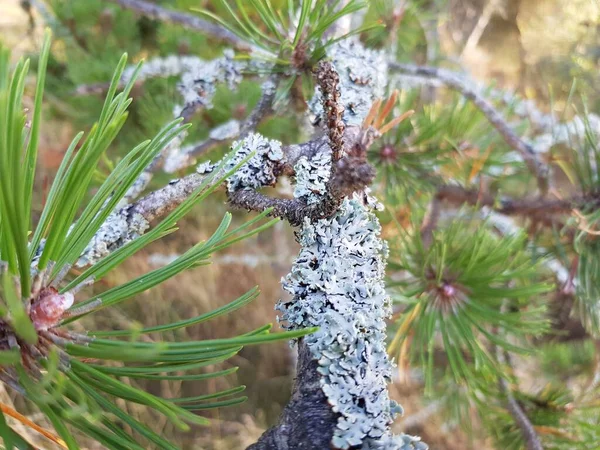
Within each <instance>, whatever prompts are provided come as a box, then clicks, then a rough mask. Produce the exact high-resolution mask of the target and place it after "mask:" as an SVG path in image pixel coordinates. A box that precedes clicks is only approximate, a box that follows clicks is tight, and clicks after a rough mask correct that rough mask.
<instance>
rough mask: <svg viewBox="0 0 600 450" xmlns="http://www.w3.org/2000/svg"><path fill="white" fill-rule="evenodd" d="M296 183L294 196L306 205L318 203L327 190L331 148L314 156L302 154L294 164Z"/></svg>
mask: <svg viewBox="0 0 600 450" xmlns="http://www.w3.org/2000/svg"><path fill="white" fill-rule="evenodd" d="M294 172H295V173H296V185H295V187H294V197H296V198H299V199H302V200H304V201H305V202H306V203H307V204H308V205H312V204H315V203H318V202H319V201H321V200H322V198H323V196H324V195H325V194H326V192H327V182H328V181H329V177H330V176H331V149H329V151H322V152H319V153H317V154H316V155H315V156H314V158H312V159H310V160H309V159H308V158H307V157H306V156H302V157H301V158H300V159H299V160H298V162H297V163H296V165H295V166H294Z"/></svg>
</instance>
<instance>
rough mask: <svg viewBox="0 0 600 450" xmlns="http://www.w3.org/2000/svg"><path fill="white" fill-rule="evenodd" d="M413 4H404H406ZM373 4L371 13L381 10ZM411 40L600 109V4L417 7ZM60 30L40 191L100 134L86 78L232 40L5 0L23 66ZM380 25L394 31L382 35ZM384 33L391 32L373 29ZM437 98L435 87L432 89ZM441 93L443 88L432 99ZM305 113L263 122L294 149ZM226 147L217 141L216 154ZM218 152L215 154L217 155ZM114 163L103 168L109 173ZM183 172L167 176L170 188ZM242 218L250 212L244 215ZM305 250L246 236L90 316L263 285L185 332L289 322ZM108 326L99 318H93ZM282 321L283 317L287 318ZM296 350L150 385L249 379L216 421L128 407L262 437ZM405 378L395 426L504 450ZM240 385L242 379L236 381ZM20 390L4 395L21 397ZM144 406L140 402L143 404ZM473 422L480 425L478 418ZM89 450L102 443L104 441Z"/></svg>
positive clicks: (217, 117) (485, 72)
mask: <svg viewBox="0 0 600 450" xmlns="http://www.w3.org/2000/svg"><path fill="white" fill-rule="evenodd" d="M395 1H396V2H398V3H403V0H395ZM157 3H160V4H161V5H162V6H165V7H169V8H173V9H180V10H188V9H189V8H190V7H198V6H203V7H205V8H207V9H211V8H212V7H213V5H212V3H213V2H211V1H206V0H165V1H157ZM378 3H385V2H373V5H372V7H371V8H370V9H369V12H368V14H373V15H376V14H377V12H378V10H377V8H378V7H379V6H378ZM404 3H405V8H404V9H403V11H404V12H403V14H404V16H403V17H402V21H401V24H400V30H401V31H400V33H399V41H398V43H397V48H398V58H399V59H400V60H402V61H412V62H415V63H420V64H424V63H429V64H434V63H435V62H436V61H437V60H439V59H440V58H442V57H443V58H444V59H445V60H449V61H452V63H453V64H454V68H455V69H457V70H460V71H463V72H466V73H469V74H471V76H472V77H473V78H475V79H477V80H480V81H482V82H484V83H486V84H490V85H493V86H495V87H497V88H502V89H505V90H508V91H511V92H512V91H514V92H516V93H518V94H519V95H521V96H522V97H524V98H526V99H532V100H534V101H535V103H536V105H537V107H538V108H539V109H540V110H541V111H544V112H550V111H551V110H554V111H562V110H563V109H564V105H565V103H566V101H567V98H568V96H569V92H570V90H571V86H572V81H573V79H574V78H577V80H578V88H579V92H581V93H582V94H583V95H585V96H586V98H587V103H588V106H589V108H590V111H592V112H596V111H598V109H599V108H598V106H600V95H599V92H598V87H599V86H600V76H599V73H600V72H599V70H598V69H599V68H600V67H599V63H600V33H599V32H598V31H599V27H600V6H599V3H598V2H597V1H596V0H449V1H438V0H431V1H406V2H404ZM46 25H51V26H52V28H53V29H54V30H55V39H54V42H53V49H52V55H51V60H50V64H49V75H48V82H47V95H46V102H47V105H46V110H45V127H44V128H43V130H42V132H43V134H42V138H41V141H42V144H41V148H40V158H41V165H42V166H43V168H44V172H45V173H44V177H45V178H46V182H44V181H43V178H44V177H40V178H39V179H40V180H42V181H41V182H40V185H39V186H38V188H39V189H46V188H47V180H48V179H51V177H52V176H53V173H54V171H55V170H56V168H57V167H58V164H59V163H60V161H61V158H62V156H63V152H64V151H65V149H66V148H67V146H68V143H69V142H70V140H71V138H72V136H73V135H74V134H75V133H76V132H77V131H79V130H80V129H83V130H86V129H89V127H90V126H91V124H92V123H93V120H94V119H95V118H96V117H97V115H98V112H99V110H100V107H101V96H100V95H97V94H91V95H78V94H77V93H76V92H75V90H76V88H77V87H78V86H81V85H91V84H95V83H104V82H106V81H108V80H109V79H110V75H111V73H112V71H113V69H114V67H115V65H116V63H117V61H118V60H119V57H120V56H121V54H122V53H123V52H128V53H129V55H130V60H132V61H134V62H135V61H138V60H140V59H142V58H151V57H153V56H159V55H160V56H166V55H170V54H178V55H186V54H190V55H198V56H200V57H202V58H206V59H211V58H213V57H215V56H218V55H220V54H221V51H222V47H221V46H220V45H219V44H218V43H215V42H213V41H210V40H208V39H207V38H206V37H205V36H202V35H201V34H199V33H196V32H192V31H189V30H185V29H183V28H181V27H178V26H176V25H171V24H163V23H160V22H157V21H154V20H150V19H147V18H144V17H139V16H136V15H134V14H133V13H131V12H129V11H123V10H120V9H119V8H118V7H115V6H114V5H113V4H109V3H108V2H103V1H99V0H47V1H45V2H44V1H41V0H40V1H21V0H0V41H1V43H2V44H3V45H6V46H8V47H9V48H10V49H11V50H12V57H13V58H14V59H15V60H16V59H17V58H19V57H20V56H23V55H35V53H36V51H37V49H38V45H39V44H40V42H41V39H40V35H41V32H42V30H43V28H44V26H46ZM380 33H385V31H382V32H380ZM363 38H364V39H365V40H373V41H376V40H377V39H380V38H381V36H380V35H379V36H364V37H363ZM176 81H177V80H176V78H174V79H156V80H149V81H148V82H146V83H145V84H144V85H143V86H141V85H140V86H138V87H137V88H136V90H135V91H134V94H133V95H134V98H135V101H134V104H133V106H132V108H131V111H132V112H131V115H130V118H129V120H128V123H127V125H126V128H125V130H124V131H123V132H122V133H121V137H120V138H119V141H118V144H117V145H116V146H115V148H114V149H112V150H111V155H112V156H114V158H118V157H119V155H122V154H123V152H125V151H126V150H127V149H128V148H132V147H133V145H134V144H135V143H137V142H139V141H141V140H142V139H144V138H146V137H148V136H150V135H151V134H153V133H155V132H156V130H157V129H158V128H160V127H161V126H162V125H163V124H164V123H166V122H167V120H169V119H170V118H171V116H172V110H173V106H174V105H175V104H176V103H177V101H178V98H177V92H176V90H175V83H176ZM422 94H423V95H428V93H427V92H424V93H422ZM431 95H433V94H431ZM259 96H260V85H259V83H257V82H254V81H245V82H244V83H243V85H242V86H241V88H240V89H238V90H236V91H235V92H231V91H229V90H228V89H227V88H226V87H224V86H222V87H219V90H218V93H217V96H216V97H215V100H214V102H213V103H214V107H213V108H212V109H209V110H205V111H203V112H202V113H200V115H199V117H198V118H197V119H198V120H193V121H192V123H194V127H193V130H192V138H196V139H202V138H204V137H206V136H207V134H208V131H209V130H210V129H211V128H212V127H214V126H215V125H218V124H220V123H224V122H225V121H227V120H228V119H230V118H242V117H245V114H246V113H247V112H248V111H250V110H251V109H252V107H253V105H254V104H255V102H256V101H257V100H258V98H259ZM295 114H299V113H298V112H296V111H294V110H293V108H291V110H286V111H282V112H281V114H280V116H279V117H277V118H274V119H270V120H268V121H266V123H264V124H262V125H261V127H260V131H261V132H262V133H264V134H265V135H267V136H269V137H272V138H276V139H280V140H282V141H283V142H285V143H288V142H295V141H296V140H297V138H298V132H297V131H296V130H295V128H294V125H293V124H294V123H295V122H294V120H295V119H296V116H295ZM222 151H224V149H223V148H220V149H219V148H217V149H215V150H214V152H215V153H219V152H222ZM211 156H212V155H211ZM110 168H111V163H110V161H107V162H106V164H104V165H103V166H102V167H99V168H98V179H99V180H100V179H102V177H105V176H106V175H107V174H108V173H109V171H110ZM169 177H170V175H164V174H163V175H160V176H157V177H156V178H155V180H154V182H153V183H154V186H161V185H163V184H164V183H165V182H166V181H168V179H169ZM226 210H227V205H226V204H225V197H224V196H223V195H222V194H218V195H215V196H213V197H212V199H210V200H209V201H207V202H205V203H204V204H203V205H202V207H200V208H196V209H195V210H194V212H193V213H192V214H191V215H190V216H188V217H187V218H186V219H185V220H184V221H183V222H182V223H181V224H180V229H181V231H180V232H178V233H176V234H174V235H171V236H169V237H167V238H166V239H163V240H162V241H160V242H157V243H155V244H153V245H152V246H150V248H149V249H147V250H145V251H143V252H140V253H138V254H136V255H135V256H134V257H133V258H131V259H130V260H129V261H128V262H127V263H125V264H124V265H123V266H122V268H121V269H120V270H119V271H118V272H117V273H114V274H112V276H110V277H108V278H107V279H106V281H105V282H106V283H108V284H111V283H119V282H122V281H123V280H126V279H131V278H132V277H133V276H136V275H139V274H142V273H144V272H147V271H149V270H152V269H153V268H155V267H157V265H160V264H165V261H168V260H169V258H170V257H172V256H173V255H177V254H179V253H181V252H183V251H185V250H186V249H188V248H189V247H190V246H191V245H193V244H194V243H196V242H198V241H199V240H202V239H205V238H206V237H207V236H209V235H210V233H211V232H212V231H213V230H214V228H215V227H216V225H217V224H218V222H219V220H220V218H221V217H222V214H223V213H224V212H225V211H226ZM235 214H236V216H237V220H240V221H241V220H242V219H243V218H244V217H246V215H245V214H242V213H239V212H236V213H235ZM297 250H298V245H297V244H296V242H295V241H294V235H293V231H292V230H291V229H290V228H289V227H288V226H287V225H286V224H284V223H279V224H277V225H276V226H275V227H273V228H271V229H269V230H267V231H266V232H264V233H262V234H260V235H259V236H257V237H256V238H253V239H250V240H246V241H243V242H241V243H239V244H237V245H235V246H234V247H233V248H230V249H228V250H227V251H225V252H223V253H221V254H220V255H219V256H218V257H217V258H216V259H215V260H214V263H213V264H212V265H210V266H208V267H201V268H198V269H194V270H190V271H187V272H184V273H183V274H181V275H179V276H178V277H176V278H175V279H173V280H169V281H167V282H166V283H164V284H162V285H161V286H159V287H157V288H155V289H153V290H151V291H149V292H146V293H144V294H143V295H140V296H139V297H138V298H137V299H136V300H134V301H131V302H128V303H127V304H126V306H125V307H123V308H122V309H120V310H116V309H109V310H108V311H107V312H106V313H101V314H95V315H93V319H92V318H90V319H87V320H88V323H87V324H86V326H88V327H90V328H92V329H95V328H110V327H111V326H114V325H118V326H119V327H130V326H135V324H137V323H142V324H144V325H145V326H152V325H155V324H159V323H164V322H165V320H167V319H168V320H171V321H172V320H178V319H180V318H185V317H190V316H193V315H197V314H200V313H202V312H203V311H208V310H210V309H213V308H215V307H218V306H221V305H223V304H225V303H227V302H228V301H231V300H232V299H234V298H236V297H238V296H239V295H241V294H242V293H244V292H245V291H247V290H248V289H250V288H251V287H253V286H255V285H258V286H259V287H260V289H261V292H262V293H261V296H260V297H259V299H258V300H257V301H255V302H253V303H252V304H251V305H249V306H247V307H246V308H244V309H242V310H241V311H238V312H236V313H234V314H232V315H228V316H226V317H225V318H220V319H219V320H214V321H211V322H209V323H208V324H202V325H198V326H195V327H192V328H189V329H185V330H181V331H178V333H179V334H178V335H174V336H172V337H173V338H174V339H178V340H182V341H183V340H188V339H204V338H216V337H225V336H228V335H232V334H233V333H240V332H245V331H248V330H251V329H253V328H256V327H259V326H261V325H263V324H264V323H267V322H275V317H276V314H275V311H274V309H273V308H274V305H275V303H276V302H277V300H278V299H279V298H281V296H282V295H284V294H283V292H282V290H281V287H280V284H279V283H280V279H281V277H282V276H284V275H285V274H286V273H287V271H288V270H289V268H290V266H291V262H292V261H293V258H294V257H295V255H296V253H297ZM92 320H93V321H94V322H93V323H92V322H91V321H92ZM275 326H276V327H277V325H275ZM294 353H295V350H294V349H291V348H290V347H289V346H288V345H286V344H285V343H277V344H270V345H268V346H267V345H264V346H256V347H250V348H246V349H244V350H243V351H242V352H241V353H240V354H239V355H238V356H236V357H234V358H233V359H232V360H230V363H231V364H234V365H237V366H239V367H240V369H239V371H238V372H237V373H236V374H234V375H232V376H230V377H228V378H227V379H218V380H216V381H215V382H213V383H212V384H211V383H210V382H209V383H203V384H202V385H199V386H189V385H186V386H183V385H177V384H173V383H170V384H162V383H159V382H157V383H148V385H147V389H148V390H150V391H151V392H154V393H160V394H161V395H165V396H168V397H171V396H176V395H185V396H192V395H200V394H203V393H207V392H214V391H217V390H223V389H227V388H228V387H232V386H236V385H239V384H244V385H247V386H248V388H247V390H246V394H247V395H248V396H249V400H248V401H247V402H246V403H244V404H242V405H240V406H235V407H232V408H227V409H222V410H215V411H211V412H208V413H207V415H208V416H209V417H210V418H211V419H212V425H211V427H209V428H202V429H199V428H198V429H193V430H192V431H191V432H188V433H181V432H178V431H177V430H174V429H171V428H170V425H168V424H167V423H166V421H165V422H162V421H161V419H158V418H157V417H152V416H147V414H148V413H147V412H146V411H145V410H144V409H143V408H139V410H135V405H131V404H128V405H124V407H126V408H128V410H129V412H130V413H131V414H133V415H135V416H137V417H138V418H139V420H141V421H142V422H145V423H148V424H152V427H153V428H154V429H157V430H162V431H163V432H164V434H165V435H167V436H169V437H171V438H172V439H173V440H174V441H175V442H176V443H177V444H178V445H180V446H181V447H182V448H190V449H191V448H195V449H211V450H221V449H231V450H237V449H242V448H245V447H246V446H248V445H249V444H251V443H253V442H255V441H256V439H257V438H258V436H259V435H260V434H261V433H262V432H263V431H264V430H265V428H266V427H268V426H269V425H271V424H273V423H274V422H275V421H276V420H277V417H278V415H279V413H280V412H281V410H282V407H283V406H284V405H285V404H286V402H287V399H288V397H289V393H290V390H291V385H292V382H293V379H292V376H293V367H294ZM405 375H406V374H400V373H399V374H398V376H397V377H396V379H395V381H394V385H393V387H392V389H391V391H392V394H393V397H394V398H395V399H396V400H398V401H399V402H400V403H401V404H402V405H403V407H404V408H405V411H406V414H405V416H404V418H402V419H399V420H397V422H396V424H395V427H396V429H398V430H402V431H404V432H406V433H409V434H415V435H420V436H421V437H422V438H423V440H424V441H425V442H427V443H428V444H429V445H430V447H431V448H432V449H447V450H459V449H460V450H462V449H470V448H473V449H474V448H477V449H486V448H492V447H491V445H490V443H489V442H487V441H486V440H485V438H481V437H478V435H477V433H475V434H474V435H473V436H470V435H469V434H468V433H467V432H465V431H463V430H462V428H460V427H458V426H457V425H456V424H455V423H452V422H451V421H448V419H447V418H445V417H444V416H443V415H442V414H440V412H439V405H438V403H436V401H431V400H430V399H424V398H423V396H422V392H423V389H422V386H421V384H420V383H421V382H420V381H419V377H411V376H405ZM227 383H230V384H227ZM8 395H9V394H8V393H6V392H4V393H2V397H3V398H4V399H5V400H6V401H9V400H10V399H9V398H8ZM132 408H133V410H132ZM473 427H474V428H475V429H476V428H477V427H478V424H477V422H474V423H473ZM89 448H98V447H95V446H94V444H90V447H89Z"/></svg>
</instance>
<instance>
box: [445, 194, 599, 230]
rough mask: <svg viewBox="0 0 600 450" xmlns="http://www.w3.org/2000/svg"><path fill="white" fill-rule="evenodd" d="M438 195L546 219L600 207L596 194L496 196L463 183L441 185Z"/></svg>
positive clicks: (459, 203)
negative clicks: (551, 216) (556, 198)
mask: <svg viewBox="0 0 600 450" xmlns="http://www.w3.org/2000/svg"><path fill="white" fill-rule="evenodd" d="M435 198H436V199H437V200H439V201H447V202H449V203H453V204H456V205H462V204H467V205H472V206H475V205H477V206H488V207H490V208H492V209H493V210H494V211H496V212H499V213H501V214H506V215H509V216H515V215H521V216H527V217H531V218H533V219H536V220H541V221H544V222H547V221H548V219H549V216H550V215H554V214H569V213H570V212H571V211H572V210H573V209H584V208H586V209H587V208H590V207H595V208H597V207H600V199H599V198H596V197H595V196H593V195H588V196H575V197H571V198H567V199H562V200H552V199H538V198H536V199H512V198H499V199H498V198H496V197H493V196H492V195H490V194H486V193H483V192H481V191H477V190H473V189H465V188H463V187H461V186H451V185H443V186H440V187H438V190H437V192H436V194H435Z"/></svg>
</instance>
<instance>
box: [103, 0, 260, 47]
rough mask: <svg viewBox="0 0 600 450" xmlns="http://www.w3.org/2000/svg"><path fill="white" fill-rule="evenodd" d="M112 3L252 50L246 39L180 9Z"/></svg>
mask: <svg viewBox="0 0 600 450" xmlns="http://www.w3.org/2000/svg"><path fill="white" fill-rule="evenodd" d="M107 1H109V2H112V3H116V4H118V5H121V6H122V7H123V8H126V9H130V10H132V11H135V12H137V13H139V14H142V15H144V16H147V17H150V18H152V19H156V20H160V21H162V22H170V23H175V24H178V25H181V26H183V27H185V28H189V29H191V30H196V31H200V32H202V33H206V34H208V35H210V36H212V37H214V38H217V39H220V40H222V41H225V42H229V43H230V44H231V45H233V46H234V47H235V48H237V49H238V50H252V47H251V46H250V45H248V43H247V42H246V41H244V40H243V39H242V38H240V37H238V36H237V35H235V34H234V33H232V32H231V31H229V30H227V29H225V28H223V27H221V26H219V25H216V24H214V23H212V22H209V21H207V20H204V19H202V18H200V17H197V16H194V15H191V14H187V13H182V12H180V11H172V10H169V9H165V8H163V7H161V6H158V5H155V4H154V3H150V2H147V1H144V0H107Z"/></svg>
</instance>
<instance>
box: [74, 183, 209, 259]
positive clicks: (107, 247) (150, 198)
mask: <svg viewBox="0 0 600 450" xmlns="http://www.w3.org/2000/svg"><path fill="white" fill-rule="evenodd" d="M205 177H206V175H205V174H201V173H193V174H191V175H188V176H186V177H184V178H181V179H177V180H173V181H171V182H170V183H169V184H167V185H166V186H164V187H163V188H161V189H158V190H156V191H154V192H152V193H150V194H148V195H146V196H145V197H142V198H141V199H139V200H138V201H136V202H134V203H132V204H130V205H126V206H123V207H122V208H121V209H119V210H117V211H115V212H113V213H112V214H111V215H110V216H109V217H108V219H107V220H106V221H105V222H104V223H103V224H102V226H101V227H100V229H99V230H98V232H97V233H96V234H95V235H94V237H93V239H92V240H91V241H90V243H89V244H88V245H87V247H86V248H85V250H84V252H83V253H82V255H81V257H80V258H79V260H78V262H77V266H79V267H84V266H87V265H92V264H94V263H96V262H97V261H99V260H100V259H102V258H103V257H105V256H107V255H108V254H110V253H111V252H113V251H115V250H117V249H118V248H120V247H122V246H123V245H125V244H126V243H128V242H130V241H132V240H133V239H136V238H138V237H140V236H141V235H142V234H144V233H145V232H146V230H148V229H149V228H150V223H151V222H152V221H154V220H156V219H159V218H161V217H164V216H166V215H167V214H169V213H170V212H171V211H173V210H174V209H175V208H176V207H177V206H179V205H180V204H181V203H183V202H184V201H185V200H186V199H187V198H188V197H189V196H190V195H191V194H192V193H193V192H194V191H195V190H196V189H197V188H198V187H199V186H200V185H201V184H202V182H203V181H204V179H205Z"/></svg>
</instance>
